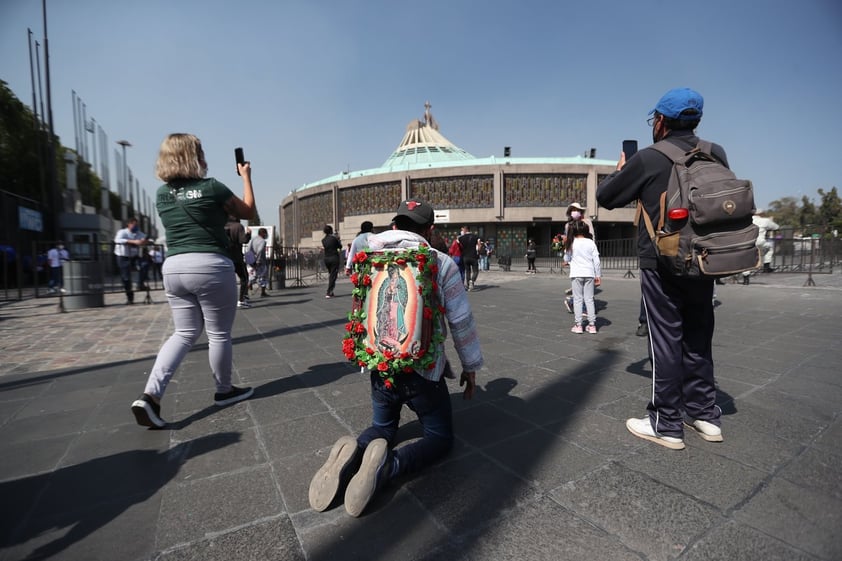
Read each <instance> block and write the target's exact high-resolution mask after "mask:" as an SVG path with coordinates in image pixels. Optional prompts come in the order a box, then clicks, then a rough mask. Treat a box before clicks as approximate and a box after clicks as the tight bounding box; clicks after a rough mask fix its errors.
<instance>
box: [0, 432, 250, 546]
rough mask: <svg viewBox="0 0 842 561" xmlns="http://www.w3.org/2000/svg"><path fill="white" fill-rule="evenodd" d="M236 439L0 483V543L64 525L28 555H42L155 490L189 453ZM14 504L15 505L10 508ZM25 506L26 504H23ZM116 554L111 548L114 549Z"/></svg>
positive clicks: (205, 440)
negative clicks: (57, 535) (58, 534)
mask: <svg viewBox="0 0 842 561" xmlns="http://www.w3.org/2000/svg"><path fill="white" fill-rule="evenodd" d="M239 440H240V434H239V433H236V432H226V433H217V434H212V435H208V436H203V437H200V438H196V439H194V440H190V441H187V442H182V443H180V444H178V445H177V446H175V447H173V448H171V449H169V450H164V451H156V450H131V451H127V452H120V453H118V454H113V455H111V456H104V457H101V458H95V459H93V460H88V461H86V462H82V463H80V464H76V465H72V466H68V467H64V468H60V469H57V470H56V471H53V472H50V473H44V474H40V475H35V476H31V477H25V478H22V479H16V480H13V481H6V482H4V483H0V501H2V503H3V505H4V508H3V513H2V515H0V522H2V525H1V526H2V528H3V530H2V531H0V547H2V548H4V549H5V548H7V547H9V546H13V545H17V544H23V543H26V542H28V541H30V540H32V539H34V538H37V537H38V536H41V535H42V534H49V533H52V532H55V531H57V530H62V529H67V532H66V533H64V534H63V535H61V536H60V537H58V538H56V539H54V540H52V541H50V542H48V543H46V544H44V545H41V546H40V547H38V549H36V550H35V551H33V552H32V553H31V554H30V555H29V556H27V559H45V558H48V557H50V556H52V555H54V554H56V553H58V552H60V551H62V550H64V549H66V548H67V547H69V546H70V545H72V544H73V543H75V542H77V541H79V540H82V539H84V538H85V537H86V536H88V535H89V534H91V533H92V532H95V531H97V530H98V529H100V528H101V527H103V526H105V525H106V524H108V523H109V522H110V521H111V520H113V519H114V518H116V517H117V516H119V515H120V514H121V513H123V512H124V511H126V510H127V509H129V508H130V507H132V506H133V505H136V504H139V503H142V502H144V501H146V500H148V499H149V498H150V497H152V496H153V495H154V494H155V493H157V492H158V491H159V490H160V489H161V487H163V486H164V485H166V484H167V482H169V481H170V480H171V479H173V477H175V475H176V474H177V473H178V471H179V469H180V468H181V466H182V464H184V462H185V461H186V460H188V459H190V458H194V457H196V456H201V455H202V454H206V453H208V452H212V451H214V450H218V449H220V448H223V447H225V446H229V445H231V444H234V443H236V442H237V441H239ZM11 505H17V508H9V507H10V506H11ZM27 507H28V508H27ZM24 508H26V510H23V511H22V510H21V509H24ZM115 554H116V552H115Z"/></svg>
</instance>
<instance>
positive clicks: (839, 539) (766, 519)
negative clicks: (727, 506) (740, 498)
mask: <svg viewBox="0 0 842 561" xmlns="http://www.w3.org/2000/svg"><path fill="white" fill-rule="evenodd" d="M734 518H735V519H736V520H738V521H740V522H742V523H743V524H745V525H747V526H751V527H752V528H756V529H757V530H759V531H761V532H763V533H765V534H767V535H770V536H775V537H777V538H778V539H780V540H783V541H784V542H786V543H787V544H789V545H791V546H793V547H795V548H797V549H801V550H803V551H806V552H808V553H811V554H812V555H815V556H817V557H819V558H820V559H823V560H827V561H831V560H834V559H840V558H842V533H840V532H839V528H840V527H842V501H840V500H839V499H836V498H833V497H830V496H828V495H827V494H826V493H820V492H816V491H812V490H810V489H807V488H805V487H802V486H799V485H795V484H793V483H790V482H789V481H786V480H784V479H773V480H772V481H771V482H770V483H769V484H768V485H767V486H766V487H765V488H764V489H763V490H762V491H761V492H759V493H758V494H757V495H756V496H754V497H753V498H752V499H751V500H750V501H749V502H747V503H746V504H745V505H744V506H743V507H742V508H740V510H738V511H737V512H735V514H734Z"/></svg>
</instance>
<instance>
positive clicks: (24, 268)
mask: <svg viewBox="0 0 842 561" xmlns="http://www.w3.org/2000/svg"><path fill="white" fill-rule="evenodd" d="M153 247H154V248H156V249H160V250H162V251H163V250H164V249H165V248H164V247H162V246H157V245H156V246H147V249H149V248H153ZM49 248H50V244H46V243H37V242H36V243H32V244H30V246H29V247H19V246H15V245H13V244H9V243H0V301H4V300H22V299H25V298H41V297H47V296H51V294H50V292H49V290H48V282H49V264H48V263H47V251H48V250H49ZM597 248H598V249H599V253H600V261H601V262H602V269H603V270H605V271H610V270H614V271H623V272H624V273H625V275H626V276H631V277H633V276H635V274H636V273H635V272H636V270H637V268H638V258H637V240H636V239H621V240H599V241H597ZM67 249H68V251H69V253H70V259H71V261H77V262H96V263H98V264H99V266H98V267H97V271H99V270H101V271H102V273H101V274H102V282H101V284H102V291H103V292H105V293H110V292H122V291H123V290H124V288H123V282H122V279H121V277H120V270H119V268H118V266H117V261H116V258H115V256H114V244H113V243H110V242H109V243H101V244H89V243H69V244H68V246H67ZM840 250H842V246H840V240H839V239H836V238H827V237H826V238H821V239H820V238H806V239H787V240H784V241H783V242H778V243H776V244H775V247H774V249H773V260H772V268H773V270H775V271H779V272H786V273H803V274H806V275H813V274H827V273H832V272H833V267H834V265H836V264H837V260H838V258H839V257H838V256H839V255H840ZM267 257H268V268H269V278H268V281H269V289H283V288H294V287H300V286H309V285H310V284H312V283H316V282H320V281H322V280H324V279H326V278H327V270H326V269H325V266H324V261H323V253H322V252H321V251H320V250H317V249H313V248H307V249H302V248H293V247H283V246H274V247H271V248H270V249H269V250H268V251H267ZM488 261H489V270H499V271H515V272H517V271H526V269H527V260H526V252H525V250H524V253H522V254H494V255H491V256H490V257H489V260H488ZM563 263H564V259H563V258H562V255H561V254H554V255H550V256H549V257H538V258H537V259H536V260H535V265H536V268H537V269H538V271H539V272H547V273H553V274H562V273H565V274H566V272H565V269H564V268H563ZM340 267H341V268H344V263H342V264H341V265H340ZM97 274H99V273H98V272H97ZM132 284H133V285H134V286H138V285H139V284H146V285H147V286H148V287H149V288H150V290H152V291H154V290H159V289H161V288H163V278H162V276H161V271H160V267H158V266H156V264H155V263H154V262H153V261H151V260H150V259H149V257H148V252H143V254H142V255H139V256H138V257H137V258H136V259H135V260H134V263H133V267H132Z"/></svg>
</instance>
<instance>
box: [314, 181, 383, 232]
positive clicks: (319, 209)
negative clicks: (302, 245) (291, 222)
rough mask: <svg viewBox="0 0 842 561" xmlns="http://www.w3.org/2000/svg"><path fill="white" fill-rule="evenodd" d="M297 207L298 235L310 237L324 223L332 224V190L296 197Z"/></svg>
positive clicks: (322, 226)
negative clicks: (310, 195) (305, 196)
mask: <svg viewBox="0 0 842 561" xmlns="http://www.w3.org/2000/svg"><path fill="white" fill-rule="evenodd" d="M396 206H397V205H396ZM298 209H299V212H298V216H299V224H298V237H299V238H305V237H310V236H311V235H312V233H313V232H321V231H322V228H324V227H325V224H331V225H332V224H333V192H332V191H327V192H325V193H319V194H318V195H313V196H312V197H307V198H301V199H298Z"/></svg>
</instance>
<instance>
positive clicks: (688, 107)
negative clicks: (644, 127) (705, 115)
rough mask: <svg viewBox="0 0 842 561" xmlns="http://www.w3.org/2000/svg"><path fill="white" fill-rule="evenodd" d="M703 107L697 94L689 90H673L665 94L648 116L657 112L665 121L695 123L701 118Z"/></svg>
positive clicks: (701, 98) (700, 97) (702, 102)
mask: <svg viewBox="0 0 842 561" xmlns="http://www.w3.org/2000/svg"><path fill="white" fill-rule="evenodd" d="M704 106H705V100H704V98H703V97H702V94H700V93H699V92H697V91H695V90H691V89H690V88H675V89H672V90H670V91H668V92H667V93H665V94H664V95H663V97H661V99H660V100H658V105H656V106H655V109H653V110H652V111H650V112H649V114H650V115H651V114H652V113H654V112H655V111H657V112H658V113H660V114H661V115H663V116H664V117H666V118H667V119H677V120H679V121H696V120H698V119H701V118H702V109H703V108H704ZM685 111H686V112H687V113H684V112H685ZM682 113H684V114H683V115H682Z"/></svg>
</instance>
